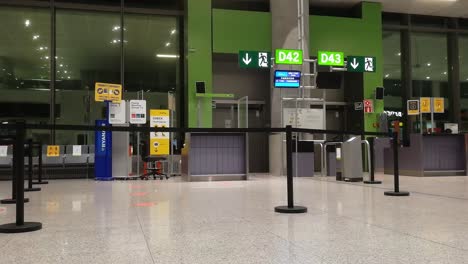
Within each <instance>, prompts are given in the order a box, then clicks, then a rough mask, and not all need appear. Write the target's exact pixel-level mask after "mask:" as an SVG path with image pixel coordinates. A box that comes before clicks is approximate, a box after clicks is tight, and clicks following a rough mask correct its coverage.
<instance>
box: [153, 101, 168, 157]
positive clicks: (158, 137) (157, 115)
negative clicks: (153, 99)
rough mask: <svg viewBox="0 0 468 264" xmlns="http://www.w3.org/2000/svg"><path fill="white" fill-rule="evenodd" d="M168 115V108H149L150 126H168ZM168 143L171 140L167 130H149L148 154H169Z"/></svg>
mask: <svg viewBox="0 0 468 264" xmlns="http://www.w3.org/2000/svg"><path fill="white" fill-rule="evenodd" d="M169 116H170V114H169V110H166V109H151V110H150V125H151V127H169V126H170V120H169ZM170 144H171V142H170V136H169V133H168V132H150V155H169V154H170Z"/></svg>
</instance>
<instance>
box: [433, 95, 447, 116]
mask: <svg viewBox="0 0 468 264" xmlns="http://www.w3.org/2000/svg"><path fill="white" fill-rule="evenodd" d="M433 107H434V113H443V112H445V106H444V98H442V97H434V106H433Z"/></svg>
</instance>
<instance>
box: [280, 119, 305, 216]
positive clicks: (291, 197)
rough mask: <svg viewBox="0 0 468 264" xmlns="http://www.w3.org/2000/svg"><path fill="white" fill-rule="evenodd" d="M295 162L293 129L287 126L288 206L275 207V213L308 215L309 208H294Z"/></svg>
mask: <svg viewBox="0 0 468 264" xmlns="http://www.w3.org/2000/svg"><path fill="white" fill-rule="evenodd" d="M292 166H293V160H292V127H291V126H286V173H287V190H288V205H287V206H277V207H275V212H277V213H285V214H298V213H306V212H307V207H304V206H294V189H293V167H292Z"/></svg>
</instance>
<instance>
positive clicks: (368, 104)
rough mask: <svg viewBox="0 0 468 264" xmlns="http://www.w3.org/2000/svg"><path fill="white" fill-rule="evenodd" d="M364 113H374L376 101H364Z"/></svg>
mask: <svg viewBox="0 0 468 264" xmlns="http://www.w3.org/2000/svg"><path fill="white" fill-rule="evenodd" d="M363 103H364V113H374V101H372V100H371V99H364V101H363Z"/></svg>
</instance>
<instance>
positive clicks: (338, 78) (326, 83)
mask: <svg viewBox="0 0 468 264" xmlns="http://www.w3.org/2000/svg"><path fill="white" fill-rule="evenodd" d="M342 80H343V73H342V72H319V73H318V74H317V88H319V89H340V88H341V82H342Z"/></svg>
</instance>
